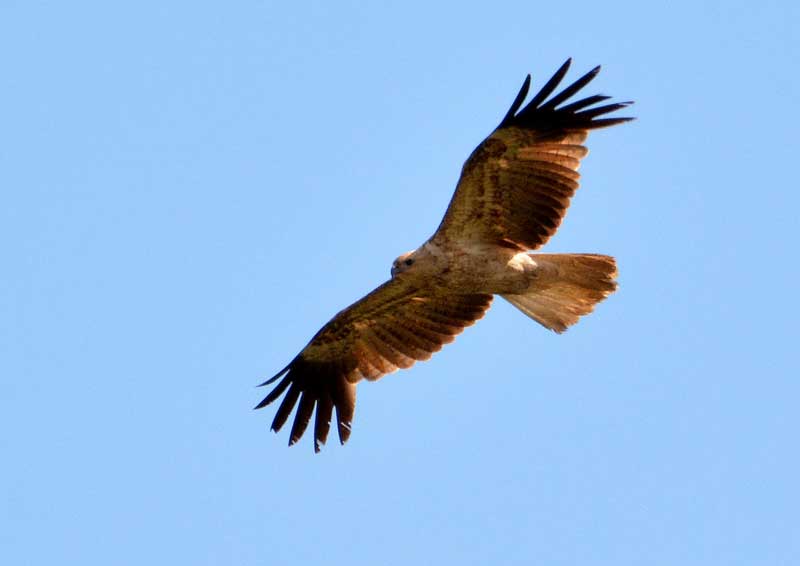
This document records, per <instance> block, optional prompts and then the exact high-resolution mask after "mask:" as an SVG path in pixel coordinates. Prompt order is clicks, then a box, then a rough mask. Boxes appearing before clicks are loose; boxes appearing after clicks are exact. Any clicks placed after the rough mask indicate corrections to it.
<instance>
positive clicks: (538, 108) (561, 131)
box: [432, 60, 631, 250]
mask: <svg viewBox="0 0 800 566" xmlns="http://www.w3.org/2000/svg"><path fill="white" fill-rule="evenodd" d="M569 65H570V60H567V62H566V63H564V64H563V65H562V66H561V68H560V69H559V70H558V71H557V72H556V74H555V75H553V77H552V78H551V79H550V80H549V81H547V83H546V84H545V85H544V86H543V87H542V89H541V90H540V91H539V92H538V93H537V94H536V95H535V96H534V97H533V98H532V99H531V101H530V102H528V104H526V105H525V106H524V107H523V106H522V104H523V102H524V101H525V97H526V96H527V94H528V89H529V87H530V80H531V77H530V75H528V78H527V79H526V80H525V83H524V84H523V85H522V89H521V90H520V92H519V94H518V95H517V98H516V99H515V100H514V103H513V104H512V105H511V108H510V109H509V111H508V113H507V114H506V116H505V118H503V120H502V121H501V122H500V125H499V126H498V127H497V128H496V129H495V131H494V132H493V133H492V134H491V135H490V136H489V137H488V138H486V139H485V140H484V141H483V142H482V143H481V144H480V145H479V146H478V147H477V148H475V151H473V152H472V155H470V156H469V159H467V161H466V163H464V168H463V169H462V172H461V179H460V180H459V182H458V186H457V187H456V192H455V194H453V198H452V200H451V201H450V205H449V206H448V208H447V212H446V213H445V215H444V218H443V219H442V223H441V224H440V225H439V228H438V229H437V231H436V233H435V234H434V235H433V238H432V240H433V241H434V242H436V243H442V242H446V241H452V240H459V241H462V242H473V243H488V244H492V245H500V246H507V247H512V248H517V249H520V250H531V249H536V248H538V247H540V246H542V245H543V244H544V243H545V242H546V241H547V240H548V239H549V238H550V236H552V235H553V234H554V233H555V231H556V229H557V228H558V226H559V224H561V220H562V219H563V218H564V215H565V214H566V211H567V207H569V203H570V199H571V198H572V195H573V194H574V193H575V191H576V190H577V188H578V178H579V175H578V166H579V165H580V161H581V159H582V158H583V157H585V156H586V154H587V149H586V147H585V146H584V145H583V143H584V141H585V140H586V137H587V135H588V134H589V132H590V131H591V130H596V129H598V128H606V127H608V126H613V125H615V124H621V123H623V122H627V121H628V120H631V118H625V117H612V118H608V117H602V118H601V117H600V116H605V115H607V114H609V113H611V112H614V111H615V110H619V109H621V108H624V107H625V106H627V105H628V104H630V103H629V102H620V103H612V104H605V105H601V106H597V103H599V102H603V101H604V100H607V99H608V98H609V97H607V96H604V95H593V96H588V97H586V98H582V99H580V100H577V101H575V102H569V100H570V98H571V97H572V96H573V95H574V94H576V93H577V92H578V91H580V90H581V89H582V88H583V87H584V86H586V85H587V84H588V83H589V82H590V81H591V80H592V79H593V78H594V77H595V76H596V75H597V73H598V72H599V71H600V67H595V68H594V69H592V70H591V71H589V72H588V73H586V74H585V75H583V76H582V77H581V78H579V79H578V80H576V81H575V82H574V83H572V84H571V85H569V86H567V87H566V88H564V89H563V90H562V91H561V92H559V93H558V94H556V95H554V96H552V97H551V96H550V95H551V94H552V93H553V92H554V91H555V89H556V88H557V87H558V85H559V83H560V82H561V80H562V79H563V78H564V76H565V75H566V73H567V70H568V69H569ZM567 102H569V103H568V104H565V103H567Z"/></svg>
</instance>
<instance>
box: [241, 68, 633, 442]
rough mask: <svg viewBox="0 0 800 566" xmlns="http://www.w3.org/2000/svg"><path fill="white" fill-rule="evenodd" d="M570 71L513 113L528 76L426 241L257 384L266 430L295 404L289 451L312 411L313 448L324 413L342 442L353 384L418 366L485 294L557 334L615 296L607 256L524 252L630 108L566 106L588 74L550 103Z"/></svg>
mask: <svg viewBox="0 0 800 566" xmlns="http://www.w3.org/2000/svg"><path fill="white" fill-rule="evenodd" d="M570 62H571V60H567V61H566V62H565V63H564V64H563V65H562V66H561V67H560V68H559V69H558V71H556V73H555V74H554V75H553V77H552V78H551V79H550V80H549V81H547V83H546V84H545V85H544V86H543V87H542V89H541V90H540V91H539V92H538V93H537V94H536V95H535V96H534V97H533V98H532V99H531V100H530V102H528V103H527V104H525V105H524V106H523V102H524V101H525V98H526V97H527V95H528V89H529V87H530V82H531V77H530V75H528V77H527V78H526V79H525V82H524V83H523V85H522V88H521V89H520V91H519V94H517V97H516V98H515V99H514V102H513V104H512V105H511V108H510V109H509V110H508V112H507V113H506V115H505V116H504V117H503V119H502V121H501V122H500V125H499V126H497V128H496V129H495V130H494V131H493V132H492V133H491V135H489V137H487V138H486V139H485V140H483V142H481V144H480V145H479V146H478V147H477V148H475V150H474V151H473V152H472V155H470V156H469V158H468V159H467V161H466V162H465V163H464V166H463V168H462V170H461V178H460V179H459V181H458V185H457V186H456V190H455V193H454V194H453V197H452V200H451V201H450V204H449V206H448V207H447V211H446V212H445V215H444V218H443V219H442V222H441V224H439V227H438V228H437V229H436V232H434V234H433V236H431V237H430V239H428V241H427V242H425V243H424V244H422V245H421V246H420V247H418V248H417V249H415V250H413V251H410V252H408V253H404V254H403V255H401V256H400V257H398V258H397V259H396V260H394V263H392V270H391V275H392V276H391V279H389V280H388V281H387V282H386V283H384V284H383V285H381V286H380V287H378V288H377V289H375V290H374V291H372V292H371V293H369V294H368V295H366V296H365V297H363V298H362V299H360V300H358V301H357V302H355V303H354V304H352V305H350V306H349V307H347V308H346V309H344V310H343V311H341V312H340V313H338V314H337V315H336V316H334V317H333V319H331V320H330V322H328V323H327V324H326V325H325V326H323V327H322V329H321V330H320V331H319V332H317V333H316V334H315V335H314V337H313V338H312V339H311V341H310V342H309V343H308V345H307V346H306V347H305V348H303V350H302V351H301V352H300V353H299V354H298V355H297V356H296V357H295V358H294V359H293V360H292V361H291V362H290V363H289V365H287V366H286V367H285V368H283V369H282V370H281V371H280V372H279V373H278V374H277V375H276V376H274V377H273V378H271V379H269V380H267V381H266V382H264V383H263V384H262V385H268V384H271V383H274V382H275V381H278V380H280V381H279V382H278V384H277V385H276V386H275V388H274V389H273V390H272V391H271V392H270V393H269V394H268V395H267V396H266V397H265V398H264V400H263V401H261V403H259V404H258V405H257V406H256V408H257V409H260V408H262V407H265V406H267V405H269V404H270V403H272V402H273V401H275V400H277V399H278V398H279V397H280V396H281V395H282V394H283V393H286V395H285V397H284V398H283V401H282V402H281V403H280V405H279V406H278V410H277V413H276V414H275V418H274V420H273V421H272V430H274V431H275V432H278V431H279V430H280V429H281V427H282V426H283V425H284V423H286V421H287V419H288V417H289V415H290V413H291V412H292V410H293V409H294V407H295V405H297V412H296V414H295V417H294V422H293V424H292V430H291V433H290V437H289V445H290V446H291V445H292V444H294V443H295V442H297V441H298V440H299V439H300V437H301V436H302V435H303V433H304V432H305V430H306V427H307V426H308V424H309V421H310V419H311V416H312V414H313V413H314V409H315V407H316V417H315V421H314V450H315V451H319V449H320V446H321V445H322V444H324V443H325V441H326V439H327V437H328V431H329V429H330V424H331V418H332V416H333V411H334V409H335V411H336V422H337V425H338V426H337V428H338V433H339V440H340V441H341V442H342V444H344V443H345V442H346V441H347V439H348V438H349V437H350V430H351V423H352V421H353V414H354V410H355V401H356V384H357V383H358V382H359V381H361V380H362V379H368V380H371V381H372V380H376V379H379V378H380V377H382V376H384V375H386V374H389V373H392V372H394V371H396V370H398V369H405V368H408V367H411V366H412V365H413V364H414V362H416V361H422V360H427V359H429V358H430V357H431V355H433V353H434V352H437V351H439V350H440V349H441V348H442V346H443V345H444V344H448V343H450V342H452V341H453V340H454V339H455V337H456V335H458V334H459V333H460V332H461V331H462V330H463V329H464V328H465V327H467V326H470V325H472V324H474V323H475V321H477V320H478V319H480V318H481V317H483V315H484V314H485V313H486V311H487V310H488V309H489V305H490V304H491V302H492V298H493V296H494V295H499V296H501V297H502V298H504V299H505V300H507V301H508V302H510V303H511V304H512V305H514V306H515V307H517V308H518V309H519V310H521V311H522V312H523V313H525V314H526V315H528V316H529V317H530V318H532V319H533V320H535V321H536V322H538V323H539V324H541V325H542V326H544V327H546V328H549V329H550V330H553V331H555V332H563V331H564V330H566V329H567V327H568V326H570V325H572V324H574V323H576V322H577V321H578V319H579V318H580V317H581V316H583V315H585V314H588V313H590V312H591V311H592V310H593V309H594V306H595V305H596V304H597V303H599V302H600V301H602V300H603V299H604V298H606V297H607V296H608V295H610V294H611V293H612V292H613V291H614V290H615V289H616V282H615V277H616V274H617V268H616V264H615V262H614V258H612V257H609V256H605V255H598V254H544V253H536V254H534V253H530V252H531V251H532V250H535V249H538V248H539V247H541V246H542V245H544V244H545V242H547V240H548V239H549V238H550V237H551V236H552V235H553V234H554V233H555V232H556V230H557V229H558V226H559V224H561V221H562V219H563V218H564V215H565V214H566V211H567V208H568V207H569V204H570V199H571V198H572V195H573V194H575V191H576V190H577V188H578V178H579V175H578V172H577V169H578V166H579V165H580V160H581V159H582V158H583V157H585V156H586V154H587V152H588V150H587V149H586V147H585V146H584V145H583V143H584V142H585V140H586V137H587V136H588V134H589V131H590V130H596V129H599V128H605V127H608V126H614V125H616V124H620V123H622V122H626V121H628V120H631V119H632V118H623V117H607V115H608V114H609V113H611V112H614V111H616V110H619V109H621V108H623V107H625V106H627V105H629V104H631V103H630V102H620V103H610V104H602V105H598V104H599V103H601V102H603V101H605V100H607V99H608V98H609V97H608V96H603V95H592V96H587V97H586V98H581V99H580V100H576V101H574V102H572V101H570V99H571V98H572V97H573V95H575V94H576V93H577V92H578V91H580V90H581V89H582V88H583V87H584V86H586V85H587V84H588V83H589V82H590V81H591V80H592V79H593V78H594V77H595V76H596V75H597V73H598V72H599V71H600V67H599V66H598V67H595V68H594V69H592V70H591V71H589V72H588V73H586V74H585V75H583V76H582V77H581V78H579V79H578V80H576V81H575V82H574V83H572V84H571V85H569V86H567V87H566V88H564V89H563V90H562V91H560V92H559V93H558V94H555V95H554V96H552V97H551V94H553V92H554V91H555V90H556V88H557V87H558V85H559V83H560V82H561V80H562V79H563V78H564V75H566V73H567V70H568V69H569V66H570ZM601 116H603V117H601ZM298 400H299V404H298Z"/></svg>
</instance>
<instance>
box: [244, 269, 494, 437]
mask: <svg viewBox="0 0 800 566" xmlns="http://www.w3.org/2000/svg"><path fill="white" fill-rule="evenodd" d="M444 292H445V291H444V290H443V292H442V294H437V295H431V294H430V293H431V290H430V289H426V290H425V291H424V292H423V291H420V290H419V289H417V288H416V287H414V286H411V285H410V284H409V283H407V282H406V281H405V278H404V277H403V276H402V275H399V276H397V277H394V278H393V279H391V280H389V281H387V282H386V283H384V284H383V285H381V286H380V287H378V288H377V289H375V290H374V291H372V292H371V293H369V294H368V295H366V296H365V297H363V298H362V299H360V300H359V301H357V302H356V303H354V304H352V305H351V306H349V307H348V308H346V309H345V310H343V311H341V312H340V313H339V314H337V315H336V316H335V317H333V319H331V321H330V322H328V323H327V324H326V325H325V326H323V327H322V329H321V330H320V331H319V332H317V334H316V335H315V336H314V337H313V338H312V339H311V341H310V342H309V343H308V345H307V346H306V347H305V348H304V349H303V351H302V352H300V354H298V355H297V357H296V358H295V359H294V360H292V362H291V363H290V364H289V365H288V366H286V367H285V368H284V369H283V370H281V371H280V372H279V373H278V374H277V375H276V376H275V377H273V378H272V379H270V380H268V381H266V382H265V383H263V384H262V385H267V384H270V383H273V382H275V381H277V380H278V379H279V378H281V377H283V379H281V381H280V382H279V383H278V384H277V385H276V386H275V388H274V389H273V390H272V391H271V392H270V393H269V395H267V396H266V397H265V398H264V400H263V401H261V403H259V404H258V405H257V406H256V408H257V409H260V408H262V407H265V406H267V405H269V404H270V403H272V402H273V401H275V400H276V399H277V398H278V397H280V396H281V395H282V394H283V393H284V392H285V391H286V390H287V389H288V392H287V393H286V396H285V397H284V398H283V401H282V402H281V404H280V406H279V407H278V411H277V413H276V415H275V419H274V420H273V421H272V430H274V431H275V432H277V431H279V430H280V429H281V427H282V426H283V425H284V423H285V422H286V420H287V418H288V417H289V414H290V413H291V412H292V409H293V408H294V406H295V404H296V403H297V401H298V399H299V401H300V404H299V407H298V409H297V413H296V415H295V419H294V424H293V425H292V431H291V435H290V438H289V444H290V445H292V444H294V443H295V442H297V440H299V439H300V437H301V436H302V435H303V433H304V432H305V430H306V427H307V426H308V422H309V420H310V419H311V415H312V413H313V412H314V407H315V406H316V419H315V424H314V449H315V450H316V451H318V450H319V448H320V445H321V444H324V443H325V440H326V439H327V436H328V431H329V427H330V421H331V417H332V413H333V409H334V408H336V420H337V423H338V430H339V439H340V441H341V442H342V443H344V442H345V441H346V440H347V439H348V437H349V436H350V426H351V422H352V419H353V412H354V409H355V384H356V383H357V382H358V381H360V380H361V379H369V380H375V379H378V378H380V377H382V376H384V375H386V374H388V373H392V372H394V371H396V370H398V369H401V368H408V367H411V366H412V365H413V364H414V363H415V362H416V361H421V360H427V359H429V358H430V357H431V356H432V355H433V353H434V352H437V351H439V350H440V349H441V348H442V346H443V345H444V344H448V343H450V342H452V341H453V340H454V339H455V337H456V335H458V334H459V333H460V332H461V331H462V330H463V329H464V328H465V327H467V326H470V325H471V324H473V323H474V322H475V321H476V320H478V319H480V318H481V317H482V316H483V315H484V313H485V312H486V310H487V309H488V308H489V306H490V304H491V302H492V295H483V294H469V295H461V294H458V293H457V292H453V291H452V290H451V291H450V292H448V293H447V294H444Z"/></svg>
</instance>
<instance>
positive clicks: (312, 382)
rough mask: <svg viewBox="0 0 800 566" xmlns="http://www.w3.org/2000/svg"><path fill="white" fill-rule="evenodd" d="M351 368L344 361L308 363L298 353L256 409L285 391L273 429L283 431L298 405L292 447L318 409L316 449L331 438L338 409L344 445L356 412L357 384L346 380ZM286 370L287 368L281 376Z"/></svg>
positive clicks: (340, 431)
mask: <svg viewBox="0 0 800 566" xmlns="http://www.w3.org/2000/svg"><path fill="white" fill-rule="evenodd" d="M351 369H352V368H349V367H348V366H342V365H341V364H326V363H316V362H309V361H307V360H305V359H303V358H301V357H299V356H298V358H296V359H295V360H294V361H293V362H292V364H290V367H289V372H288V374H286V375H285V376H284V378H283V380H282V381H281V382H280V383H278V384H277V385H276V386H275V388H274V389H273V390H272V391H270V392H269V394H268V395H267V396H266V397H265V398H264V399H263V400H262V401H261V402H260V403H259V404H258V405H256V407H255V408H256V409H261V408H263V407H266V406H267V405H269V404H270V403H272V402H274V401H276V400H277V399H278V398H279V397H280V396H281V395H283V394H284V393H285V396H284V397H283V400H282V401H281V403H280V405H279V406H278V410H277V411H276V413H275V417H274V419H273V421H272V425H271V427H270V428H271V429H272V430H273V431H275V432H278V431H280V430H281V428H283V426H284V425H285V424H286V422H287V420H288V419H289V416H290V415H291V413H292V411H293V410H295V407H297V410H296V412H295V416H294V421H293V423H292V429H291V432H290V433H289V446H293V445H294V444H296V443H297V442H298V441H299V440H300V438H301V437H302V436H303V434H304V433H305V432H306V430H307V428H308V425H309V423H310V421H311V416H312V415H313V414H314V411H315V409H316V418H315V422H314V439H313V440H314V452H319V451H320V448H321V446H322V445H324V444H325V441H326V440H327V438H328V432H329V431H330V426H331V417H332V414H333V410H334V409H335V410H336V421H337V425H338V426H337V428H338V432H339V440H340V441H341V442H342V444H344V443H345V442H346V441H347V439H348V438H349V437H350V428H351V423H352V422H353V415H354V412H355V401H356V396H355V384H353V383H350V382H349V381H348V380H347V374H348V371H350V370H351ZM284 373H285V370H284V371H282V372H281V373H280V374H279V376H280V375H284ZM273 381H274V380H273ZM287 389H288V391H287ZM298 401H299V404H298Z"/></svg>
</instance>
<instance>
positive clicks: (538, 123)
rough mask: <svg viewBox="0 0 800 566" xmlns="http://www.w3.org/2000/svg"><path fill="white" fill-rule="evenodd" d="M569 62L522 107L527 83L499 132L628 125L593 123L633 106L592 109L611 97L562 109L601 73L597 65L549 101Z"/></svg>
mask: <svg viewBox="0 0 800 566" xmlns="http://www.w3.org/2000/svg"><path fill="white" fill-rule="evenodd" d="M571 62H572V59H567V60H566V61H565V62H564V64H563V65H561V67H559V68H558V70H557V71H556V72H555V74H554V75H553V76H552V77H551V78H550V79H549V80H548V81H547V82H546V83H545V85H544V86H543V87H542V88H541V90H540V91H539V92H537V93H536V95H534V97H533V98H532V99H531V101H530V102H528V103H527V104H526V105H525V106H524V107H523V106H522V104H523V102H524V96H523V92H524V93H527V90H528V88H527V87H528V86H529V83H530V81H529V80H526V82H525V85H523V89H522V90H520V93H519V94H518V95H517V98H516V99H515V100H514V104H512V105H511V108H510V109H509V111H508V112H507V113H506V115H505V117H504V118H503V120H502V121H501V122H500V125H499V126H498V129H502V128H508V127H517V128H523V129H535V130H540V131H553V130H569V129H582V130H592V129H597V128H605V127H608V126H612V125H615V124H621V123H622V122H627V121H629V120H630V119H629V118H603V119H596V117H597V116H601V115H603V114H607V113H609V112H613V111H615V110H619V109H621V108H623V107H625V106H628V105H630V104H632V102H619V103H614V104H607V105H605V106H600V107H597V108H591V106H593V105H594V104H597V103H599V102H603V101H604V100H608V99H609V98H610V97H608V96H606V95H601V94H597V95H592V96H588V97H585V98H582V99H580V100H577V101H575V102H572V103H570V104H567V105H566V106H561V105H562V104H564V103H565V102H567V101H568V100H569V99H570V98H571V97H572V96H574V95H575V94H577V93H578V92H579V91H580V90H581V89H583V88H584V87H585V86H586V85H587V84H589V83H590V82H591V81H592V80H593V79H594V78H595V77H596V76H597V75H598V73H600V69H601V67H600V65H597V66H596V67H595V68H593V69H592V70H591V71H589V72H588V73H586V74H584V75H583V76H581V77H580V78H579V79H578V80H576V81H574V82H573V83H572V84H570V85H569V86H567V87H565V88H564V89H563V90H562V91H561V92H559V93H557V94H556V95H555V96H553V97H552V98H550V99H549V100H548V97H550V95H551V94H552V93H553V92H554V91H555V89H556V88H557V87H558V85H559V84H560V83H561V81H562V80H563V79H564V77H565V76H566V74H567V71H568V70H569V67H570V64H571ZM529 77H530V76H529ZM520 108H521V110H520Z"/></svg>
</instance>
